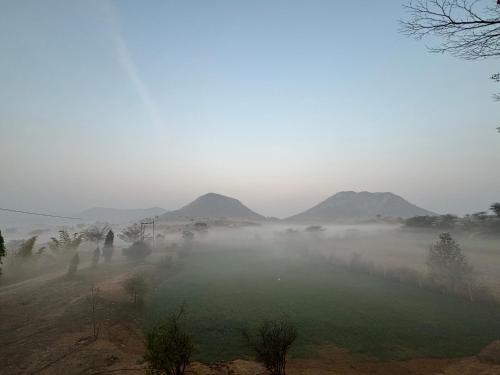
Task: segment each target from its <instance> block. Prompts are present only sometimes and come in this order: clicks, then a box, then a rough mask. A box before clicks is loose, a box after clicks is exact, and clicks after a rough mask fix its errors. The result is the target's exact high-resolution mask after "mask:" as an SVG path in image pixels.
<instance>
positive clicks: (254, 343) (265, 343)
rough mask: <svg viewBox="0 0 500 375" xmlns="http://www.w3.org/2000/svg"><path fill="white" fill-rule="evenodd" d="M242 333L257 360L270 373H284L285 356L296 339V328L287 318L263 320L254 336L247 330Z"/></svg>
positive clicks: (273, 374) (279, 374)
mask: <svg viewBox="0 0 500 375" xmlns="http://www.w3.org/2000/svg"><path fill="white" fill-rule="evenodd" d="M244 335H245V337H246V339H247V341H248V343H249V344H250V345H251V347H252V348H253V350H255V353H256V354H257V360H258V361H259V362H261V363H262V364H264V366H265V367H266V368H267V369H268V371H269V372H270V373H271V375H285V371H286V356H287V353H288V351H289V349H290V347H291V346H292V344H293V343H294V342H295V340H296V339H297V330H296V328H295V327H294V326H293V325H292V324H291V323H290V322H289V321H288V320H287V319H285V318H280V319H276V320H267V321H264V322H263V323H262V324H261V325H260V326H259V328H258V330H257V335H256V337H255V338H252V337H250V335H249V334H248V333H247V332H244Z"/></svg>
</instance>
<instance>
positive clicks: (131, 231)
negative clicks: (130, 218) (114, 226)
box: [118, 223, 145, 243]
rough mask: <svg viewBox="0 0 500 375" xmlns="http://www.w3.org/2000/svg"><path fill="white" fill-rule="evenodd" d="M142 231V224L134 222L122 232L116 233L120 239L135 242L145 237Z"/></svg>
mask: <svg viewBox="0 0 500 375" xmlns="http://www.w3.org/2000/svg"><path fill="white" fill-rule="evenodd" d="M144 231H145V229H144V227H143V226H142V225H139V224H137V223H135V224H133V225H130V226H129V227H127V228H125V229H124V230H122V232H121V233H120V234H119V235H118V237H120V239H121V240H122V241H125V242H128V243H135V242H138V241H143V240H144V238H145V235H144Z"/></svg>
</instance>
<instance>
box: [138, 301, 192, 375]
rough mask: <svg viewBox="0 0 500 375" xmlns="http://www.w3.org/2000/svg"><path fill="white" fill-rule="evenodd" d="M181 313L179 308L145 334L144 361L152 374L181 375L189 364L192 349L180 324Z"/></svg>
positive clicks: (188, 338) (186, 333)
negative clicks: (175, 312)
mask: <svg viewBox="0 0 500 375" xmlns="http://www.w3.org/2000/svg"><path fill="white" fill-rule="evenodd" d="M183 313H184V310H183V309H182V308H181V309H180V311H179V313H178V314H175V315H173V314H172V315H170V316H169V317H168V318H167V319H166V321H165V322H164V323H161V324H159V325H157V326H155V327H153V328H152V329H151V330H150V331H149V332H147V334H146V353H145V355H144V359H145V360H146V361H147V362H148V363H149V369H150V371H151V372H152V373H153V374H166V375H183V374H184V372H185V370H186V367H187V365H188V364H189V361H190V359H191V354H192V353H193V348H194V347H193V342H192V339H191V335H190V333H189V332H188V331H187V329H186V328H185V326H184V324H183V322H182V315H183Z"/></svg>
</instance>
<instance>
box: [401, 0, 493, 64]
mask: <svg viewBox="0 0 500 375" xmlns="http://www.w3.org/2000/svg"><path fill="white" fill-rule="evenodd" d="M404 7H405V8H406V10H407V12H408V14H409V16H410V17H409V19H408V20H403V21H401V23H402V31H403V32H404V33H405V34H407V35H411V36H415V37H416V38H423V37H426V36H429V35H434V36H437V37H438V39H439V40H440V41H441V42H440V44H438V45H435V46H432V47H429V49H430V51H432V52H447V53H450V54H452V55H454V56H458V57H461V58H465V59H468V60H475V59H483V58H487V57H499V56H500V7H498V5H497V4H496V2H495V1H494V0H480V1H478V0H412V1H410V2H409V3H407V4H406V5H405V6H404Z"/></svg>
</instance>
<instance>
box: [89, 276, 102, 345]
mask: <svg viewBox="0 0 500 375" xmlns="http://www.w3.org/2000/svg"><path fill="white" fill-rule="evenodd" d="M87 301H88V303H89V305H90V323H91V324H92V337H93V338H94V340H97V338H98V337H99V323H98V321H97V303H98V301H99V288H96V286H95V285H94V284H92V286H91V287H90V294H89V296H88V297H87Z"/></svg>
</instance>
